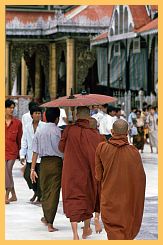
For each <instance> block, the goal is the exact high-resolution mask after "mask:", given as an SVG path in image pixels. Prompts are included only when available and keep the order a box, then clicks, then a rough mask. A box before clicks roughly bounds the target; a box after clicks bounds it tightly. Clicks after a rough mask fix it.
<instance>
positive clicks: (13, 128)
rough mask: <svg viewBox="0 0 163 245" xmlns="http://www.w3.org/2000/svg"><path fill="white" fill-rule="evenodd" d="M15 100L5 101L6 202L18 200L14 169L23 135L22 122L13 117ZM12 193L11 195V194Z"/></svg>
mask: <svg viewBox="0 0 163 245" xmlns="http://www.w3.org/2000/svg"><path fill="white" fill-rule="evenodd" d="M14 108H15V102H14V101H13V100H10V99H7V100H6V101H5V188H6V195H5V203H6V204H9V203H10V202H13V201H17V196H16V192H15V188H14V180H13V176H12V169H13V166H14V163H15V160H16V159H17V158H19V150H20V145H21V137H22V123H21V121H20V120H19V119H17V118H15V117H13V112H14ZM10 193H11V197H10V198H9V195H10Z"/></svg>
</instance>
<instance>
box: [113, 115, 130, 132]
mask: <svg viewBox="0 0 163 245" xmlns="http://www.w3.org/2000/svg"><path fill="white" fill-rule="evenodd" d="M113 132H114V133H115V134H127V133H128V123H127V122H126V121H125V120H123V119H118V120H116V121H115V122H114V123H113Z"/></svg>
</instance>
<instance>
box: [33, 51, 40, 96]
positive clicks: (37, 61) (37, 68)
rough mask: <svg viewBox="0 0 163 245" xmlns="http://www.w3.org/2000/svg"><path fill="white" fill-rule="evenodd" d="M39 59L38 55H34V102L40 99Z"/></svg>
mask: <svg viewBox="0 0 163 245" xmlns="http://www.w3.org/2000/svg"><path fill="white" fill-rule="evenodd" d="M40 86H41V83H40V59H39V57H38V55H37V54H36V60H35V92H34V96H35V98H36V100H39V99H40Z"/></svg>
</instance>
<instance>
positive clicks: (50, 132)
mask: <svg viewBox="0 0 163 245" xmlns="http://www.w3.org/2000/svg"><path fill="white" fill-rule="evenodd" d="M59 116H60V110H59V108H58V107H55V108H47V109H46V120H47V123H46V124H45V126H44V127H42V128H40V129H39V130H38V131H37V132H36V133H35V136H34V138H33V146H32V151H33V156H32V166H31V174H30V178H31V180H32V183H36V179H37V178H38V175H37V173H36V169H35V167H36V162H37V158H38V156H40V157H41V163H40V187H41V194H42V197H41V203H42V209H43V214H44V217H42V218H41V221H42V222H43V223H44V224H46V225H47V227H48V231H49V232H53V231H57V230H58V229H56V228H55V227H54V226H53V222H54V219H55V215H56V212H57V208H58V203H59V196H60V188H61V176H62V158H63V154H62V153H61V152H60V151H59V149H58V144H59V141H60V138H61V130H60V129H59V128H58V127H57V124H58V121H59Z"/></svg>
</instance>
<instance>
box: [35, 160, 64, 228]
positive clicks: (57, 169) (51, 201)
mask: <svg viewBox="0 0 163 245" xmlns="http://www.w3.org/2000/svg"><path fill="white" fill-rule="evenodd" d="M61 177H62V159H61V158H60V157H56V156H54V157H42V158H41V164H40V187H41V193H42V199H41V201H42V209H43V213H44V217H45V219H46V220H47V222H48V223H50V224H53V221H54V218H55V215H56V212H57V208H58V203H59V196H60V189H61Z"/></svg>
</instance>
